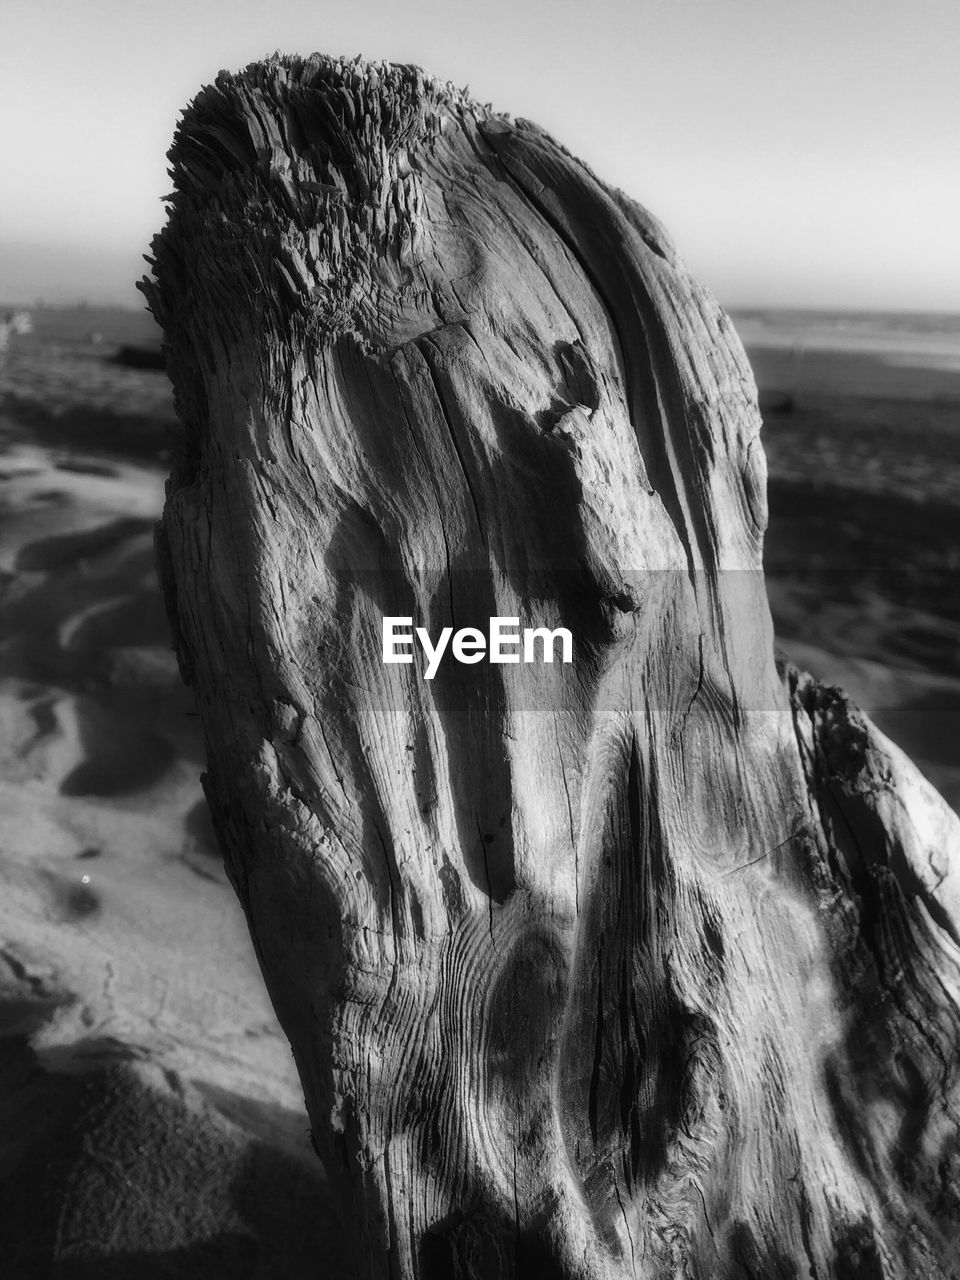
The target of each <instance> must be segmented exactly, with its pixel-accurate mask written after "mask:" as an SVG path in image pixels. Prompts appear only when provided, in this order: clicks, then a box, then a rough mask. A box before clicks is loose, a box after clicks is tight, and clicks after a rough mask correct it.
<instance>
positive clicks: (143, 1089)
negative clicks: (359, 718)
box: [0, 309, 960, 1278]
mask: <svg viewBox="0 0 960 1280" xmlns="http://www.w3.org/2000/svg"><path fill="white" fill-rule="evenodd" d="M33 318H34V328H33V332H32V333H26V334H23V335H20V336H15V337H14V338H12V339H11V342H10V344H9V347H8V350H7V351H6V352H5V353H4V354H3V357H2V359H3V366H2V370H0V376H2V399H0V584H2V586H0V619H2V622H0V637H2V638H0V1115H2V1121H0V1173H2V1176H3V1177H4V1179H5V1185H7V1186H11V1187H12V1186H16V1188H17V1192H16V1194H12V1195H7V1194H6V1193H5V1194H4V1196H3V1197H2V1199H0V1229H2V1231H3V1233H4V1236H3V1238H4V1239H5V1240H6V1241H8V1242H12V1244H13V1248H14V1260H13V1263H12V1264H11V1267H10V1268H9V1269H7V1270H5V1271H4V1275H5V1276H10V1277H20V1276H23V1277H27V1276H33V1275H53V1276H56V1277H71V1278H73V1277H91V1278H92V1277H94V1276H96V1277H110V1276H117V1277H128V1276H133V1275H136V1276H137V1277H151V1276H168V1275H177V1276H181V1275H182V1276H194V1275H195V1276H200V1275H204V1276H210V1275H216V1276H218V1277H221V1276H223V1277H232V1276H237V1277H239V1276H253V1277H274V1276H275V1277H294V1278H295V1277H298V1276H301V1275H303V1276H306V1275H307V1274H311V1275H312V1274H315V1272H314V1271H312V1270H311V1269H310V1258H311V1256H314V1257H315V1256H316V1254H317V1252H318V1250H319V1251H321V1252H322V1255H323V1256H324V1257H326V1258H327V1259H328V1269H327V1271H326V1272H325V1273H324V1274H327V1275H331V1276H332V1275H336V1274H339V1273H340V1272H339V1266H340V1264H339V1261H338V1254H337V1248H336V1236H337V1225H336V1217H335V1214H334V1213H333V1210H332V1209H331V1207H330V1206H329V1205H328V1204H327V1201H326V1198H325V1194H324V1183H323V1179H322V1175H321V1173H320V1171H319V1168H318V1165H317V1162H316V1159H315V1157H314V1155H313V1152H312V1149H311V1146H310V1142H309V1132H308V1121H307V1117H306V1113H305V1111H304V1108H303V1100H302V1094H301V1091H300V1087H299V1082H298V1080H297V1076H296V1071H295V1068H294V1064H293V1061H292V1058H291V1054H290V1050H289V1047H288V1046H287V1043H286V1041H285V1039H284V1037H283V1035H282V1032H281V1031H280V1028H279V1026H278V1025H277V1022H276V1019H275V1017H274V1015H273V1012H272V1009H271V1007H270V1004H269V1000H268V998H267V995H266V992H265V990H264V987H263V983H262V980H261V978H260V974H259V970H258V968H257V964H256V960H255V958H254V954H253V949H252V947H251V945H250V940H249V937H248V934H247V931H246V925H245V922H244V920H243V917H242V914H241V911H240V908H239V905H238V904H237V902H236V899H235V896H234V893H233V890H232V888H231V887H230V885H229V883H228V881H227V879H226V876H225V873H224V871H223V867H222V862H221V859H220V855H219V852H218V850H217V848H216V843H215V840H214V838H213V834H212V831H211V828H210V823H209V819H208V816H207V813H206V807H205V801H204V800H203V796H202V792H201V788H200V783H199V774H200V772H201V770H202V767H203V750H202V744H201V741H200V737H199V731H198V727H197V718H196V714H195V710H194V707H193V703H192V697H191V695H190V693H189V692H188V691H187V690H186V689H185V688H184V687H183V686H182V684H181V682H180V678H179V673H178V672H177V669H176V663H175V660H174V657H173V654H172V653H171V651H170V647H169V640H168V635H167V624H166V619H165V616H164V613H163V608H162V604H161V601H160V597H159V593H158V589H157V586H156V582H155V578H154V569H153V550H152V530H153V524H154V521H155V520H156V518H157V516H158V514H159V511H160V508H161V505H162V502H163V485H164V476H165V472H166V468H167V465H168V460H169V457H170V450H171V448H172V444H173V440H174V438H175V434H176V431H177V424H176V419H175V415H174V412H173V408H172V403H171V396H170V391H169V386H168V384H167V382H166V379H165V377H164V376H163V374H162V373H158V372H154V371H151V370H149V369H137V368H131V367H129V365H126V364H122V363H119V362H118V361H117V359H116V355H117V352H118V350H119V348H120V347H121V345H123V344H132V345H135V346H140V347H141V348H142V347H145V346H147V347H149V346H150V345H151V344H155V342H156V334H155V332H154V331H153V326H152V321H150V320H149V318H148V317H146V316H145V315H138V314H135V313H123V312H117V311H103V312H100V311H96V310H93V309H86V310H78V309H74V310H72V311H70V312H59V311H53V310H48V311H40V312H37V313H36V314H35V315H34V317H33ZM734 319H735V322H737V324H738V327H739V328H740V330H741V333H742V335H743V337H744V339H745V341H746V343H747V345H748V349H749V350H750V352H751V356H752V359H753V362H754V367H755V370H756V373H757V377H758V382H759V384H760V388H761V391H762V395H763V399H762V403H763V405H764V416H765V443H766V448H767V453H768V466H769V474H770V506H771V523H770V529H769V533H768V541H767V558H766V565H767V572H768V581H769V594H770V599H771V605H772V608H773V613H774V618H775V624H776V630H777V636H778V643H779V644H780V646H781V648H782V650H783V651H784V653H785V655H786V656H787V657H788V658H790V659H791V660H792V661H794V662H796V663H797V664H798V665H801V666H804V667H806V668H808V669H809V670H811V671H812V672H814V674H816V675H817V676H819V677H820V678H822V679H824V680H826V681H828V682H831V683H839V684H840V685H842V686H843V687H844V688H845V689H846V690H847V691H848V692H849V693H850V694H851V695H852V696H853V698H854V699H855V700H856V701H857V702H859V703H860V705H861V706H862V707H863V708H864V709H865V710H866V711H867V712H868V713H869V714H870V715H871V716H872V717H873V718H874V719H875V721H876V723H877V724H878V725H879V727H880V728H881V729H882V730H883V731H884V732H885V733H887V734H888V735H889V736H890V737H891V738H892V739H893V740H894V741H895V742H897V743H898V744H899V745H900V746H902V747H903V748H904V749H905V750H906V751H907V753H908V754H909V755H911V756H912V758H913V759H914V760H915V761H916V763H917V764H918V765H919V767H920V768H921V770H922V771H923V772H924V773H925V774H926V775H927V776H928V777H929V778H930V780H931V781H932V782H933V783H934V784H935V785H936V786H937V787H938V788H939V789H940V790H941V792H942V794H943V795H944V796H945V797H946V798H947V800H948V801H949V802H950V803H951V804H952V805H953V806H954V807H955V808H957V807H960V748H958V742H960V735H958V729H960V585H958V581H960V579H958V570H960V520H958V514H960V449H958V447H957V446H958V440H960V334H958V333H957V332H954V329H953V328H951V325H952V324H953V322H952V321H950V322H944V323H943V324H941V325H940V327H939V328H937V326H936V325H933V326H932V329H931V331H930V332H927V333H926V334H924V332H923V330H922V327H920V328H918V324H919V322H918V323H917V324H915V325H914V326H913V329H911V328H910V327H909V325H907V326H906V327H905V328H904V327H903V326H901V329H900V330H899V331H898V330H897V325H896V323H894V322H893V321H890V320H889V319H888V320H887V322H886V324H885V325H884V323H883V322H881V320H879V319H878V320H876V321H875V323H874V325H873V328H871V327H870V326H869V324H866V322H864V321H859V322H858V321H857V320H856V318H848V322H847V324H846V327H844V325H843V324H840V323H839V322H836V323H835V324H834V326H833V328H831V324H830V318H829V317H827V318H821V319H820V320H819V321H816V320H815V319H813V318H811V317H809V316H804V315H803V314H802V313H798V314H796V315H793V316H792V317H791V316H789V315H787V316H784V315H781V314H779V313H774V314H764V313H749V314H745V315H744V316H743V317H737V316H735V317H734ZM858 323H859V324H860V328H859V329H858V327H857V325H858ZM924 338H926V340H925V341H924ZM38 1206H39V1207H38ZM294 1220H296V1221H298V1222H299V1223H301V1224H302V1223H306V1224H307V1225H306V1228H305V1229H302V1230H299V1231H298V1233H291V1232H290V1231H289V1230H288V1227H289V1224H290V1223H291V1222H292V1221H294Z"/></svg>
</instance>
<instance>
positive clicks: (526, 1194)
mask: <svg viewBox="0 0 960 1280" xmlns="http://www.w3.org/2000/svg"><path fill="white" fill-rule="evenodd" d="M171 162H172V166H173V168H172V173H173V179H174V194H173V195H172V196H171V198H170V208H169V219H168V222H167V225H166V227H165V229H164V230H163V231H162V232H161V234H160V235H159V236H158V237H157V238H156V240H155V242H154V249H153V252H154V255H155V262H154V279H153V280H151V281H148V282H145V285H144V288H145V291H146V292H147V296H148V299H149V302H150V305H151V307H152V309H153V311H154V314H155V315H156V316H157V318H158V320H159V321H160V323H161V324H162V326H163V328H164V330H165V334H166V350H167V360H168V367H169V369H170V372H171V377H172V379H173V381H174V384H175V387H176V392H177V399H178V407H179V412H180V414H181V417H182V419H183V422H184V425H185V445H184V449H183V452H182V455H181V456H180V457H179V458H178V459H177V461H176V464H175V466H174V470H173V474H172V476H171V479H170V481H169V483H168V490H167V503H166V508H165V511H164V516H163V521H162V524H161V526H160V528H159V533H158V542H157V550H158V563H159V566H160V572H161V577H162V580H163V584H164V588H165V593H166V598H167V601H168V606H169V610H170V616H171V622H172V625H173V630H174V637H175V643H176V647H177V651H178V654H179V658H180V663H181V669H182V671H183V674H184V677H185V679H186V680H188V681H189V682H190V683H191V684H192V685H193V686H194V688H195V689H196V692H197V696H198V699H199V705H200V708H201V714H202V717H203V724H204V728H205V732H206V738H207V745H208V754H209V763H208V771H207V775H206V790H207V794H208V797H209V800H210V803H211V807H212V809H213V812H214V815H215V818H216V823H217V827H218V830H219V835H220V839H221V842H222V846H223V849H224V853H225V857H226V860H227V865H228V868H229V871H230V874H231V877H232V880H233V883H234V884H235V886H236V889H237V892H238V894H239V896H240V899H241V901H242V903H243V906H244V908H245V911H246V914H247V918H248V921H249V924H250V931H251V936H252V938H253V943H254V946H255V947H256V949H257V954H258V956H259V959H260V963H261V966H262V968H263V971H264V974H265V977H266V980H267V983H268V987H269V990H270V994H271V997H272V999H273V1001H274V1004H275V1006H276V1009H277V1013H278V1015H279V1017H280V1020H281V1023H282V1025H283V1027H284V1029H285V1031H286V1033H287V1035H288V1036H289V1038H290V1041H291V1044H292V1046H293V1051H294V1054H295V1057H296V1060H297V1064H298V1067H299V1070H300V1073H301V1078H302V1080H303V1084H304V1088H305V1092H306V1096H307V1101H308V1107H309V1110H310V1115H311V1120H312V1124H313V1130H314V1135H315V1139H316V1144H317V1147H318V1151H319V1153H320V1155H321V1156H322V1159H323V1161H324V1164H325V1166H326V1168H327V1171H328V1174H329V1176H330V1178H331V1179H332V1180H333V1181H334V1182H335V1183H336V1184H337V1185H338V1187H339V1189H340V1190H341V1192H342V1194H343V1196H344V1201H345V1206H346V1208H345V1222H346V1223H347V1224H348V1229H349V1230H350V1232H351V1233H352V1234H353V1235H354V1236H355V1247H356V1258H357V1267H358V1270H359V1271H360V1272H361V1273H362V1274H364V1275H368V1276H371V1277H374V1276H376V1277H379V1276H390V1277H404V1278H407V1277H415V1276H422V1277H425V1278H427V1280H447V1277H454V1276H464V1277H474V1278H476V1280H480V1278H481V1277H483V1278H485V1280H486V1278H492V1277H501V1276H511V1275H514V1274H516V1275H519V1276H547V1277H549V1276H555V1277H559V1276H563V1277H578V1278H582V1280H587V1278H588V1277H589V1278H591V1280H600V1278H601V1277H603V1278H604V1280H607V1278H609V1280H614V1278H619V1277H627V1276H636V1277H651V1278H652V1277H657V1278H658V1280H659V1278H660V1277H675V1276H689V1277H731V1278H732V1277H761V1276H762V1277H784V1278H786V1277H798V1276H803V1277H806V1276H808V1275H809V1276H812V1277H828V1276H835V1277H861V1278H862V1280H873V1278H874V1277H876V1278H877V1280H879V1278H880V1277H900V1276H903V1277H915V1276H924V1277H948V1276H955V1275H958V1274H960V1271H958V1264H957V1261H956V1259H957V1256H958V1246H960V1231H958V1175H960V1142H958V1126H957V1062H958V1039H960V1017H958V982H960V947H958V930H960V871H958V856H960V855H958V844H960V840H958V823H957V820H956V818H955V817H954V815H953V814H952V813H951V812H950V811H949V809H948V808H947V807H946V805H945V804H944V803H943V801H941V800H940V798H939V797H938V796H937V795H936V793H934V792H933V791H932V789H931V788H930V787H929V786H928V785H927V784H926V783H925V782H924V780H923V779H922V778H921V777H920V775H919V774H918V772H917V771H916V770H915V769H914V768H913V766H912V765H911V764H910V763H909V762H908V761H907V760H906V759H905V758H904V757H903V756H902V755H901V754H900V753H899V752H898V751H897V749H896V748H895V747H893V746H892V745H891V744H890V743H888V742H887V741H886V740H885V739H884V738H883V737H882V735H880V734H879V732H878V731H877V730H876V729H875V728H874V727H873V726H872V725H871V724H870V723H869V722H868V721H867V720H866V719H865V718H864V717H862V716H861V715H860V714H859V713H858V712H857V711H856V709H855V708H853V707H852V706H851V705H850V704H849V703H848V702H847V701H846V700H845V699H844V698H843V696H842V694H840V693H839V692H838V691H836V690H832V689H826V688H821V687H818V686H817V685H816V684H815V683H813V682H812V681H811V680H810V679H809V678H808V677H806V676H804V675H802V674H800V673H798V672H796V671H794V670H792V669H783V668H782V667H778V666H777V664H776V662H775V657H774V648H773V638H772V629H771V623H770V616H769V611H768V608H767V602H766V595H765V590H764V583H763V574H762V567H761V556H762V541H763V531H764V527H765V523H766V498H765V467H764V458H763V450H762V447H761V445H760V439H759V432H760V426H761V423H760V416H759V412H758V409H757V401H756V391H755V387H754V382H753V378H752V375H751V372H750V369H749V367H748V364H747V361H746V359H745V357H744V354H743V351H742V348H741V346H740V343H739V341H738V339H737V337H736V334H735V333H734V331H733V329H732V327H731V325H730V322H729V321H728V319H727V317H726V316H725V315H724V313H723V312H722V311H721V309H720V308H719V307H718V306H717V304H716V303H715V302H714V301H713V299H712V298H711V297H710V296H709V294H708V293H707V292H706V291H705V290H704V289H702V288H701V287H700V286H699V285H698V284H697V283H696V282H695V281H694V280H693V279H691V277H690V276H689V274H688V273H687V272H686V270H685V268H684V266H683V264H682V262H681V261H680V259H679V258H678V256H677V253H676V250H675V249H674V247H673V245H672V244H671V242H670V240H669V238H668V237H667V235H666V234H665V233H664V231H663V229H662V228H661V227H660V226H659V225H658V224H657V223H656V221H655V220H654V219H653V218H651V217H650V216H649V215H648V214H647V213H646V212H645V211H644V210H643V209H641V208H640V207H639V206H638V205H636V204H634V203H633V202H632V201H631V200H629V199H628V198H627V197H626V196H624V195H623V194H622V193H620V192H617V191H613V190H611V189H610V188H609V187H607V186H606V185H605V184H604V183H603V182H601V181H600V180H599V179H598V178H597V177H596V176H595V175H594V174H593V173H591V171H590V170H589V169H588V168H587V167H586V166H585V165H584V164H582V163H581V162H580V161H578V160H577V159H575V158H574V157H573V156H571V155H570V154H569V153H568V152H567V151H565V150H564V149H563V148H562V147H561V146H559V145H558V144H557V143H556V142H554V141H553V140H552V139H551V138H549V137H548V136H547V135H546V134H545V133H543V132H542V131H541V130H540V129H539V128H537V127H536V126H535V125H532V124H529V123H528V122H526V121H521V120H518V121H513V120H511V119H510V118H509V117H506V116H502V115H498V114H496V113H494V112H493V111H492V110H491V109H489V108H487V107H482V106H480V105H478V104H477V103H474V102H471V101H470V100H469V99H468V98H467V97H465V96H464V95H462V94H460V93H458V92H456V91H454V90H453V89H452V88H451V87H450V86H448V85H443V84H440V83H439V82H437V81H435V80H432V79H430V78H429V77H427V76H425V75H424V74H423V73H422V72H420V71H419V70H417V69H415V68H410V67H400V66H390V65H372V64H366V63H363V62H361V61H355V62H349V63H346V62H338V61H335V60H332V59H327V58H323V57H320V56H316V55H315V56H314V57H312V58H309V59H306V60H302V59H299V58H283V59H280V58H275V59H271V60H268V61H267V62H264V63H261V64H256V65H253V66H251V67H248V68H247V69H246V70H245V71H244V72H242V73H241V74H239V75H235V76H230V75H226V74H222V75H221V76H220V77H219V78H218V80H217V82H216V84H215V85H213V86H212V87H209V88H207V89H204V90H203V91H202V92H201V93H200V95H199V96H198V97H197V99H196V100H195V102H194V103H193V104H192V106H191V107H190V108H189V109H188V111H187V112H186V113H185V115H184V118H183V121H182V123H181V125H180V127H179V129H178V131H177V136H176V140H175V143H174V147H173V150H172V151H171ZM385 614H388V615H409V616H412V617H413V618H414V619H415V620H416V622H417V623H422V624H423V625H425V626H428V627H429V628H430V630H431V632H432V633H435V632H436V631H438V630H439V629H440V627H442V626H447V625H449V626H454V627H463V626H479V627H480V628H481V629H483V630H485V629H486V626H487V620H488V618H489V617H490V616H493V615H501V616H518V617H520V618H521V620H522V625H525V626H549V627H555V626H566V627H568V628H569V629H570V630H571V632H572V633H573V635H574V637H575V645H574V662H573V664H571V665H569V666H563V665H559V664H554V665H552V666H548V665H533V666H530V665H517V666H495V665H491V664H489V663H482V664H479V665H476V666H469V667H467V666H458V665H457V664H455V663H452V662H447V663H445V664H444V665H442V666H441V668H440V670H439V671H438V673H437V676H436V678H435V679H433V680H432V681H430V682H427V681H425V680H424V679H423V673H422V670H420V669H418V667H417V666H416V664H414V665H411V666H384V665H383V663H382V661H381V654H380V620H381V618H382V616H383V615H385Z"/></svg>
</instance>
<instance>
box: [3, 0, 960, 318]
mask: <svg viewBox="0 0 960 1280" xmlns="http://www.w3.org/2000/svg"><path fill="white" fill-rule="evenodd" d="M276 50H279V51H280V52H285V53H301V54H307V53H311V52H313V51H315V50H319V51H321V52H324V53H331V54H340V55H348V56H353V55H355V54H363V55H364V56H365V57H370V58H384V59H389V60H391V61H395V62H416V63H418V64H419V65H421V66H423V67H424V68H425V69H427V70H428V71H430V72H432V73H433V74H434V75H437V76H439V77H440V78H441V79H444V80H451V81H453V82H454V83H455V84H457V85H458V86H461V87H462V86H464V85H468V86H469V88H470V91H471V93H472V95H473V96H474V97H475V98H477V99H479V100H480V101H482V102H490V103H492V104H493V106H494V107H496V108H497V109H499V110H504V111H509V112H510V113H511V114H513V115H514V116H525V117H527V118H529V119H532V120H535V121H536V122H537V123H538V124H541V125H543V126H544V127H545V128H546V129H548V130H549V131H550V132H551V133H552V134H553V135H554V136H555V137H557V138H558V139H559V140H560V141H561V142H563V143H564V144H565V145H566V146H567V147H568V148H569V149H570V150H572V151H573V152H575V153H576V154H578V155H580V156H581V157H582V158H583V159H584V160H586V161H587V162H588V163H589V164H590V165H591V167H592V168H593V169H594V170H595V171H596V172H597V173H598V174H599V175H600V176H601V177H602V178H604V179H605V180H606V181H608V182H611V183H613V184H614V185H615V186H619V187H621V188H622V189H623V190H624V191H626V192H627V193H628V194H629V195H631V196H633V197H634V198H635V199H637V200H639V201H640V202H641V203H642V204H644V205H646V206H647V207H648V208H649V209H650V210H651V211H652V212H653V213H655V214H656V215H657V217H658V218H660V220H661V221H662V222H664V223H665V225H666V226H667V228H668V229H669V231H670V232H671V234H672V235H673V238H674V239H675V241H676V242H677V244H678V246H679V248H680V251H681V254H682V255H683V257H684V259H685V260H686V262H687V264H688V265H689V266H690V268H691V269H692V270H693V271H694V273H695V274H696V275H697V276H699V278H700V279H701V280H703V281H704V283H706V284H707V285H708V286H709V287H710V289H711V290H712V291H713V292H714V293H715V294H716V295H717V296H718V298H719V299H720V301H721V302H722V303H723V304H724V305H725V306H728V307H735V306H749V305H757V306H771V305H781V306H801V307H802V306H813V307H816V306H823V307H839V308H854V307H859V308H879V309H907V310H950V311H960V245H958V228H960V146H958V132H960V74H958V67H960V3H958V0H593V2H592V3H591V2H590V0H580V2H579V3H571V0H336V2H335V3H334V2H331V0H256V2H254V0H85V2H84V3H80V0H3V3H2V6H0V120H2V121H3V122H4V123H3V125H2V126H0V172H2V173H3V175H4V176H3V188H4V193H3V198H2V200H0V299H3V300H4V301H5V302H11V301H20V302H33V301H35V300H36V299H40V298H42V299H44V300H45V301H47V302H49V303H64V302H73V301H77V300H79V299H85V300H87V301H88V302H90V303H100V302H106V303H117V302H119V303H127V304H130V305H133V306H140V305H142V302H141V300H140V296H139V294H137V293H136V292H135V290H134V287H133V285H134V281H135V280H136V279H137V278H139V276H140V275H141V274H142V272H143V270H144V269H145V268H144V264H143V262H142V255H143V253H145V252H146V251H147V250H148V247H149V242H150V238H151V236H152V235H153V233H154V232H155V231H156V230H158V229H159V227H160V225H161V224H162V221H163V217H164V211H163V204H162V197H163V195H164V194H165V193H166V192H167V191H168V190H169V188H170V180H169V177H168V175H167V172H166V167H167V166H166V159H165V153H166V150H167V148H168V146H169V144H170V141H171V138H172V135H173V130H174V127H175V125H176V122H177V119H178V116H179V112H180V110H181V108H182V107H183V106H184V105H186V103H187V102H189V101H190V99H191V98H192V97H193V96H194V95H195V94H196V92H197V91H198V89H199V88H200V87H201V86H202V85H203V84H207V83H209V82H210V81H211V80H213V78H214V77H215V76H216V74H217V72H218V71H219V70H220V69H221V68H227V69H229V70H238V69H240V68H241V67H242V66H244V65H245V64H246V63H248V62H250V61H253V60H255V59H258V58H261V57H264V56H265V55H267V54H269V53H272V52H274V51H276Z"/></svg>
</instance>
